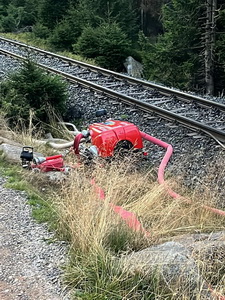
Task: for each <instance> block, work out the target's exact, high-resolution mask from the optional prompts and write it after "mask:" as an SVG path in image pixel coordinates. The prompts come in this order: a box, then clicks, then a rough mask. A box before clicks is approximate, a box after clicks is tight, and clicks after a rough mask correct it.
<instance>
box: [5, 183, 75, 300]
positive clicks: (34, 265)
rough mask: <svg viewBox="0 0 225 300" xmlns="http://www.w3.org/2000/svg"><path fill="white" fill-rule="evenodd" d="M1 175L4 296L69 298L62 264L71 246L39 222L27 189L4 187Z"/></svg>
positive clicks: (33, 299)
mask: <svg viewBox="0 0 225 300" xmlns="http://www.w3.org/2000/svg"><path fill="white" fill-rule="evenodd" d="M5 182H6V181H5V179H3V178H2V177H0V232H1V234H0V253H1V255H0V299H1V300H37V299H38V300H67V299H69V296H68V295H67V293H68V291H67V289H66V287H63V285H62V282H61V275H62V271H61V269H60V267H61V266H62V265H63V264H65V262H66V261H65V258H66V252H67V246H66V244H65V242H62V241H54V242H52V240H53V239H54V234H53V233H51V232H49V231H48V230H47V226H46V225H43V224H37V223H36V222H35V221H34V220H33V218H32V216H31V207H30V205H29V204H28V203H27V197H26V194H25V193H24V192H20V191H15V190H11V189H8V188H5V187H4V184H5Z"/></svg>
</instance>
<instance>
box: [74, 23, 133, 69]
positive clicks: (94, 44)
mask: <svg viewBox="0 0 225 300" xmlns="http://www.w3.org/2000/svg"><path fill="white" fill-rule="evenodd" d="M130 47H131V42H130V40H129V39H128V37H127V36H126V34H125V33H124V32H123V31H122V30H121V29H120V27H119V26H118V25H117V24H116V23H112V24H109V23H103V24H101V25H100V26H99V27H97V28H92V27H87V28H85V29H84V30H83V32H82V34H81V36H80V37H79V39H78V42H77V44H75V45H74V50H75V51H77V52H78V53H79V54H81V55H84V56H86V57H88V58H95V59H96V62H97V63H98V64H99V65H100V66H102V67H104V68H109V69H113V70H116V71H119V70H121V68H122V65H123V61H124V59H125V58H126V57H127V56H128V54H129V49H130Z"/></svg>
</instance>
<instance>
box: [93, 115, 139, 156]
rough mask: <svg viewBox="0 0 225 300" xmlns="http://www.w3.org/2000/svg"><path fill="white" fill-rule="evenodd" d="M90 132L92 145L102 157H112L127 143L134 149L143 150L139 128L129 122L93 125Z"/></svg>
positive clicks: (109, 121) (114, 121)
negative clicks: (119, 147)
mask: <svg viewBox="0 0 225 300" xmlns="http://www.w3.org/2000/svg"><path fill="white" fill-rule="evenodd" d="M89 131H90V136H91V142H92V145H94V146H96V148H97V149H98V155H99V156H101V157H109V156H112V155H113V154H114V151H115V148H116V147H117V146H118V145H119V144H121V143H126V145H129V148H132V149H142V148H143V142H142V137H141V134H140V131H139V129H138V127H137V126H136V125H134V124H132V123H129V122H125V121H116V120H107V121H106V122H104V123H93V124H91V125H90V126H89Z"/></svg>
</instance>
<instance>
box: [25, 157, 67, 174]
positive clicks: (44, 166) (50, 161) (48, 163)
mask: <svg viewBox="0 0 225 300" xmlns="http://www.w3.org/2000/svg"><path fill="white" fill-rule="evenodd" d="M31 168H32V169H37V170H40V171H42V172H50V171H65V168H64V161H63V156H62V154H59V155H54V156H48V157H35V158H34V159H33V163H32V164H31Z"/></svg>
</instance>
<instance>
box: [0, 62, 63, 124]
mask: <svg viewBox="0 0 225 300" xmlns="http://www.w3.org/2000/svg"><path fill="white" fill-rule="evenodd" d="M0 88H1V100H0V105H1V106H2V109H3V111H5V113H6V117H7V118H9V122H10V124H11V125H15V124H16V123H17V121H18V119H19V118H21V119H23V120H24V121H25V123H27V122H28V118H29V111H30V110H33V111H34V113H35V116H36V118H37V119H38V120H41V121H43V122H48V121H49V116H48V112H49V111H50V110H51V111H52V109H53V110H54V111H56V112H57V113H60V114H61V113H63V112H64V111H65V101H66V99H67V93H66V84H65V82H63V81H62V80H61V79H60V78H59V77H58V76H55V75H48V74H46V73H45V72H44V71H43V70H41V69H39V68H38V67H37V66H36V65H35V64H34V63H33V62H31V61H30V60H28V61H25V62H24V65H23V67H22V68H21V69H20V70H19V71H18V72H17V73H14V74H12V75H11V76H10V77H9V79H8V80H6V81H4V82H2V84H1V86H0Z"/></svg>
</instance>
